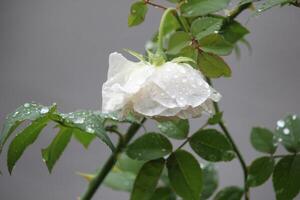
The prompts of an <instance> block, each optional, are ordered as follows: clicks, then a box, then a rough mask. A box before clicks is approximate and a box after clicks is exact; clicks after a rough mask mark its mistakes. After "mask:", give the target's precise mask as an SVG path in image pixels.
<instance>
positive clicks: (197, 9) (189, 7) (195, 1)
mask: <svg viewBox="0 0 300 200" xmlns="http://www.w3.org/2000/svg"><path fill="white" fill-rule="evenodd" d="M229 2H230V0H188V1H187V2H186V3H185V4H182V6H181V7H180V9H181V12H182V15H183V16H185V17H196V16H202V15H207V14H210V13H214V12H217V11H219V10H222V9H224V8H226V7H227V5H228V4H229Z"/></svg>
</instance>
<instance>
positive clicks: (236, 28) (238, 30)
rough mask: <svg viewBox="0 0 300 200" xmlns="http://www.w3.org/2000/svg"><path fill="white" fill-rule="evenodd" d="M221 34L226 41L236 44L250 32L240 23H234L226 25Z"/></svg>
mask: <svg viewBox="0 0 300 200" xmlns="http://www.w3.org/2000/svg"><path fill="white" fill-rule="evenodd" d="M220 33H221V34H222V35H223V37H224V38H225V40H227V41H228V42H230V43H232V44H235V43H236V42H237V41H239V40H240V39H242V38H243V37H244V36H245V35H247V34H248V33H250V32H249V31H248V29H246V28H245V27H244V26H242V25H241V24H240V23H239V22H237V21H232V22H231V23H229V24H226V25H224V26H223V28H222V30H221V31H220Z"/></svg>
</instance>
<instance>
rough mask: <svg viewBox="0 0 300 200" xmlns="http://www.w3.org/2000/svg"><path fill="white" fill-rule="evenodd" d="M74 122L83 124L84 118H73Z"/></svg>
mask: <svg viewBox="0 0 300 200" xmlns="http://www.w3.org/2000/svg"><path fill="white" fill-rule="evenodd" d="M74 123H75V124H83V123H84V118H81V117H79V118H77V119H75V120H74Z"/></svg>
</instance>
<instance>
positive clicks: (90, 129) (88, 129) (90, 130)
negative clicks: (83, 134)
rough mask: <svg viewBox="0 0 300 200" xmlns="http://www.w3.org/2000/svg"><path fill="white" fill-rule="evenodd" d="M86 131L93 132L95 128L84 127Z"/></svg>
mask: <svg viewBox="0 0 300 200" xmlns="http://www.w3.org/2000/svg"><path fill="white" fill-rule="evenodd" d="M86 131H87V132H88V133H95V130H94V129H92V128H91V127H87V128H86Z"/></svg>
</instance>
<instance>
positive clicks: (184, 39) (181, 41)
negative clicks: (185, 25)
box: [167, 31, 191, 55]
mask: <svg viewBox="0 0 300 200" xmlns="http://www.w3.org/2000/svg"><path fill="white" fill-rule="evenodd" d="M190 43H191V36H190V35H189V34H188V33H186V32H183V31H178V32H175V33H173V34H172V35H171V37H170V40H169V44H168V49H167V53H168V54H172V55H175V54H178V53H179V52H180V51H181V50H182V49H183V48H185V47H187V46H189V45H190Z"/></svg>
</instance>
